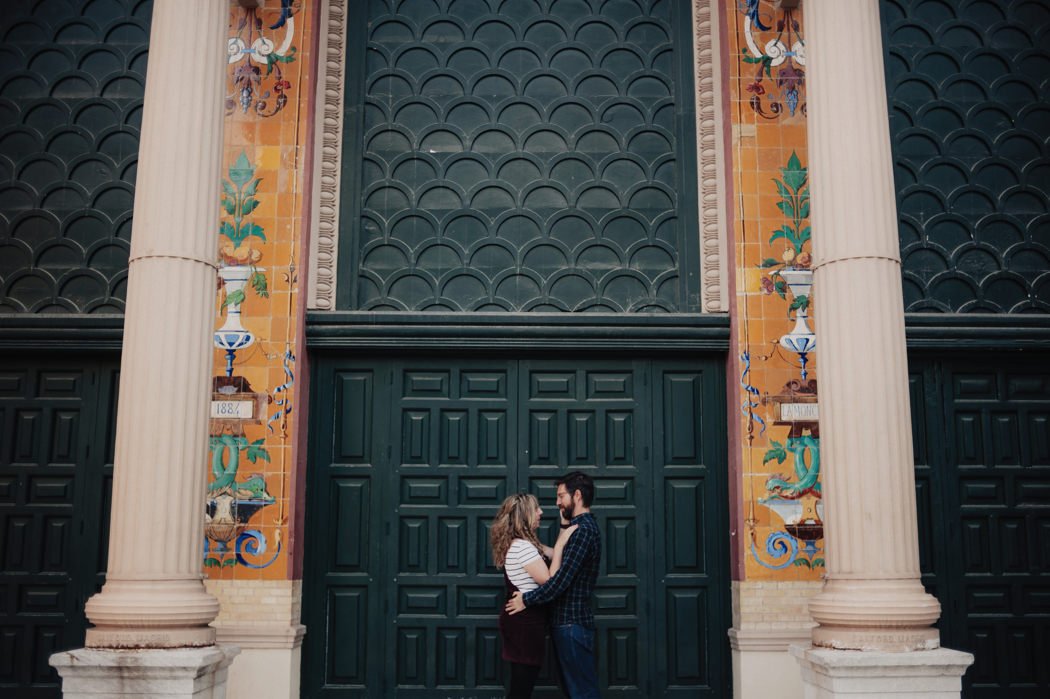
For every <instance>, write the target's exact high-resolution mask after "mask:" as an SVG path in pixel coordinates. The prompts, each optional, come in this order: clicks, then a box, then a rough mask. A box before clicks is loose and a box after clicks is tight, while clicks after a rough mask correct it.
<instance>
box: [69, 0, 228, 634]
mask: <svg viewBox="0 0 1050 699" xmlns="http://www.w3.org/2000/svg"><path fill="white" fill-rule="evenodd" d="M228 13H229V0H156V2H154V4H153V21H152V27H153V28H152V31H151V33H150V45H149V67H148V70H147V75H146V95H145V105H144V109H143V118H142V139H141V142H140V146H139V160H138V177H137V182H136V187H135V210H134V215H135V219H134V226H133V232H132V242H131V259H130V263H129V273H128V292H127V309H126V311H125V316H124V318H125V320H124V346H123V352H122V354H121V367H120V368H121V372H120V400H119V404H118V405H119V409H118V413H117V437H116V462H115V467H114V483H113V509H112V515H111V519H110V538H109V566H108V569H107V573H106V584H105V586H104V587H103V588H102V591H101V592H100V593H99V594H97V595H95V596H94V597H92V598H91V599H90V600H88V603H87V607H86V612H87V617H88V620H89V621H90V622H91V623H92V624H94V626H95V627H94V628H92V629H89V630H88V632H87V645H88V646H89V647H92V648H169V647H192V646H208V645H212V644H214V642H215V631H214V630H213V629H211V628H210V627H209V626H208V622H210V621H211V620H212V619H214V618H215V616H216V614H217V613H218V611H219V604H218V602H217V601H216V599H215V598H214V597H212V596H211V595H209V594H208V593H207V592H206V591H205V589H204V584H203V578H202V575H201V545H202V544H201V542H202V541H203V510H204V488H205V475H206V463H207V447H208V400H209V397H210V378H211V367H212V347H211V334H212V325H213V322H214V317H215V308H214V306H215V284H216V281H215V280H216V262H215V259H216V251H217V246H218V241H217V232H218V214H219V183H220V181H221V177H220V166H221V161H222V145H223V141H222V126H223V106H222V105H223V90H224V88H225V70H224V68H225V65H226V55H225V37H226V31H227V26H228V24H229V16H228Z"/></svg>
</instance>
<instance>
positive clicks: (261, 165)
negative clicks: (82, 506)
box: [202, 0, 317, 580]
mask: <svg viewBox="0 0 1050 699" xmlns="http://www.w3.org/2000/svg"><path fill="white" fill-rule="evenodd" d="M316 11H317V6H316V5H314V4H313V3H307V2H295V1H293V0H268V1H267V2H266V3H264V7H262V8H259V9H256V8H251V9H245V8H240V7H237V6H233V7H232V8H231V11H230V29H229V36H228V40H227V44H228V46H227V56H228V60H227V82H226V88H227V93H226V123H225V147H224V149H223V169H222V182H217V183H216V186H217V187H218V186H221V188H222V199H221V208H220V210H219V211H217V212H216V214H217V215H216V226H217V227H218V232H219V248H218V250H216V259H217V261H218V264H219V272H218V279H217V282H218V287H219V291H218V294H217V298H216V303H215V309H216V323H215V332H214V335H213V344H214V347H215V349H214V356H215V358H214V365H213V366H214V369H213V371H214V376H213V379H212V400H211V404H210V413H209V418H210V423H209V424H210V432H211V435H210V437H209V441H208V462H207V463H206V464H202V468H206V469H207V471H208V488H207V493H206V495H205V498H204V503H203V504H204V514H205V525H204V534H205V542H204V550H203V558H202V560H203V564H204V570H205V573H206V574H207V576H208V577H209V578H211V579H224V580H225V579H236V580H246V579H259V578H262V579H268V580H279V579H286V578H289V577H292V575H293V570H292V567H291V564H290V556H289V551H288V541H289V532H288V527H289V521H290V516H289V515H290V512H291V509H292V507H293V503H292V496H291V487H292V486H291V484H292V479H293V458H294V457H293V452H294V450H295V449H296V448H297V446H298V445H297V440H298V435H297V434H296V431H295V409H296V406H295V404H294V400H293V395H294V390H295V380H296V376H297V363H296V362H297V355H298V354H299V352H300V350H299V347H298V345H297V344H296V343H297V336H298V334H299V332H300V330H299V326H298V324H299V322H300V317H299V315H298V297H299V296H298V295H299V270H300V268H301V266H302V262H301V260H300V258H299V255H300V245H301V240H302V236H303V230H302V226H303V186H304V182H305V176H304V168H305V162H306V158H305V156H306V145H305V144H306V133H307V128H308V124H309V123H310V122H309V118H307V117H306V115H307V114H308V113H309V106H310V105H309V96H310V91H309V89H308V86H309V79H310V70H309V48H310V46H309V43H308V42H309V41H310V38H309V37H310V31H309V28H308V25H309V21H310V19H311V13H314V12H316Z"/></svg>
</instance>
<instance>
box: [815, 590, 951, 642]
mask: <svg viewBox="0 0 1050 699" xmlns="http://www.w3.org/2000/svg"><path fill="white" fill-rule="evenodd" d="M809 613H810V615H812V617H813V620H814V621H816V622H817V623H818V624H820V626H818V627H817V628H815V629H813V636H812V639H813V645H815V646H820V647H822V648H832V649H835V650H861V651H873V652H878V651H883V652H888V653H901V652H905V651H919V650H922V651H928V650H933V649H935V648H937V647H938V646H939V645H940V632H939V631H938V630H937V629H935V628H933V624H934V623H936V621H937V619H938V618H939V617H940V615H941V605H940V603H939V602H938V601H937V598H936V597H934V596H933V595H931V594H929V593H928V592H926V590H925V589H924V588H923V586H922V583H920V582H919V579H918V577H915V578H904V579H897V580H857V579H849V578H834V577H830V575H829V577H828V579H827V581H826V582H825V584H824V589H823V590H821V591H820V593H819V594H817V595H815V596H814V597H813V598H812V599H810V601H809Z"/></svg>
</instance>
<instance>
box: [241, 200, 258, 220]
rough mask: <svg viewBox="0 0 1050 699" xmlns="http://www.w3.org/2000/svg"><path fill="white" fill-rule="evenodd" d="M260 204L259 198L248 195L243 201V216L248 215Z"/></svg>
mask: <svg viewBox="0 0 1050 699" xmlns="http://www.w3.org/2000/svg"><path fill="white" fill-rule="evenodd" d="M258 206H259V200H258V199H255V198H253V197H248V198H247V199H245V200H244V201H242V202H241V216H247V215H248V214H250V213H251V212H253V211H255V209H256V208H257V207H258Z"/></svg>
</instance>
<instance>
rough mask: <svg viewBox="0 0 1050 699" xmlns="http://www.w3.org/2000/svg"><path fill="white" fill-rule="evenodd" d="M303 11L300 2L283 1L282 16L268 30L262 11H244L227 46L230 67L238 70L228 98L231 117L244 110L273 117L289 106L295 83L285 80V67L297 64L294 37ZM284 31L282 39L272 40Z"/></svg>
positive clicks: (256, 9) (245, 112)
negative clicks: (298, 18) (236, 111)
mask: <svg viewBox="0 0 1050 699" xmlns="http://www.w3.org/2000/svg"><path fill="white" fill-rule="evenodd" d="M299 9H300V7H299V4H298V3H297V2H293V0H281V9H280V14H279V16H278V17H277V19H276V21H274V22H273V23H272V24H270V25H268V26H267V25H266V24H265V23H264V22H263V19H262V16H261V13H262V12H263V10H262V9H258V8H254V7H251V8H245V9H244V11H243V14H242V15H241V17H240V20H239V21H238V22H237V30H236V31H237V33H236V35H234V36H231V37H230V38H229V40H228V41H227V44H226V54H227V56H228V60H229V64H230V65H231V66H235V67H234V69H233V75H232V77H233V83H232V85H233V90H232V92H230V93H229V94H228V95H226V113H227V114H232V113H233V112H234V111H235V110H236V109H237V108H238V107H240V110H241V112H242V113H244V114H247V113H248V112H249V111H252V112H254V113H255V114H256V115H258V116H261V117H272V116H274V115H275V114H277V113H279V112H280V111H281V110H282V109H284V108H285V106H286V105H287V104H288V94H287V92H288V90H290V89H291V87H292V83H291V82H290V81H289V80H288V79H287V78H286V77H285V74H284V71H283V70H282V68H281V64H288V63H292V62H294V61H295V57H296V48H295V46H293V45H292V37H293V36H294V34H295V15H296V13H297V12H298V11H299ZM282 30H283V34H282V35H280V37H279V38H278V39H276V40H275V39H274V38H271V36H277V35H278V34H279V33H280V32H281V31H282ZM264 71H265V72H264ZM271 99H272V100H273V104H272V106H271V104H270V100H271Z"/></svg>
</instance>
